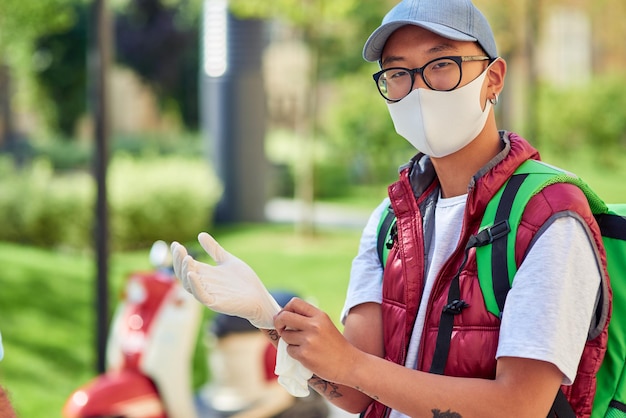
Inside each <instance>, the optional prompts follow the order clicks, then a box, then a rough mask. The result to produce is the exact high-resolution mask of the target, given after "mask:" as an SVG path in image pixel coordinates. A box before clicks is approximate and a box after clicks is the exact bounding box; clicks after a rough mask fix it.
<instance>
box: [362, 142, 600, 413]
mask: <svg viewBox="0 0 626 418" xmlns="http://www.w3.org/2000/svg"><path fill="white" fill-rule="evenodd" d="M508 137H509V140H510V151H509V152H508V154H506V155H505V156H504V158H503V159H502V160H501V161H499V162H497V164H495V165H494V166H493V168H491V169H489V170H487V171H486V172H485V173H483V174H482V175H480V174H479V175H477V176H476V177H475V178H474V180H473V184H472V185H470V188H469V193H468V199H467V207H466V209H465V219H464V226H463V230H462V231H461V237H460V242H461V244H462V245H459V246H458V248H457V250H456V251H455V252H454V253H453V254H452V256H451V257H450V259H449V260H448V261H447V262H446V263H445V264H444V266H443V267H442V269H441V271H440V273H439V276H438V277H437V280H436V282H435V284H434V286H433V290H432V293H431V296H430V299H429V301H428V308H427V314H426V322H425V325H424V331H423V334H422V338H421V343H420V348H419V352H418V359H417V369H418V370H422V371H428V370H429V369H430V366H431V363H432V360H433V354H434V351H435V344H436V339H437V333H438V330H439V319H440V314H441V311H442V309H443V307H444V306H445V305H446V304H447V298H448V290H449V287H450V281H451V279H452V278H453V277H454V275H455V273H456V272H457V270H458V269H459V268H460V266H461V264H462V260H463V249H464V246H465V243H466V242H467V240H468V239H469V237H470V236H471V235H472V234H475V233H476V232H477V231H478V228H479V226H480V222H481V219H482V215H483V213H484V211H485V207H486V205H487V203H488V202H489V201H490V200H491V198H492V197H493V195H494V194H495V193H496V192H497V191H498V189H499V188H500V187H501V186H502V185H503V184H504V183H505V182H506V180H507V179H508V178H509V177H510V176H511V175H512V174H513V172H514V171H515V169H516V168H517V167H518V166H519V165H520V164H521V163H522V162H523V161H525V160H527V159H538V158H539V155H538V153H537V151H536V150H535V149H534V148H532V147H531V146H530V144H528V142H526V141H525V140H524V139H522V138H521V137H519V136H517V135H516V134H513V133H510V134H508ZM417 164H418V162H417V161H414V162H412V164H410V165H409V166H407V167H406V168H404V169H403V170H402V171H401V173H400V179H399V180H398V181H397V182H396V183H394V184H392V185H391V186H390V187H389V197H390V200H391V204H392V206H393V210H394V213H395V215H396V218H397V242H396V243H395V244H394V247H393V248H392V249H391V251H390V253H389V256H388V261H387V265H386V266H385V270H384V278H383V301H382V305H381V308H382V315H383V336H384V345H385V358H386V359H387V360H389V361H393V362H395V363H397V364H402V365H403V364H404V363H405V358H406V352H407V349H408V344H409V340H410V336H411V333H412V331H413V324H414V321H415V318H416V316H417V311H418V308H419V304H420V300H421V297H422V290H423V286H424V281H425V254H426V249H425V247H426V245H425V242H424V236H425V234H424V230H425V229H426V228H429V223H430V222H431V221H432V214H431V216H429V215H428V213H429V210H431V212H432V210H434V209H432V208H434V204H433V202H434V199H436V193H437V191H438V181H437V179H436V178H434V177H433V178H432V179H428V181H427V184H425V185H423V186H420V184H418V183H419V182H420V181H423V178H419V177H426V178H428V176H427V175H420V176H416V175H415V171H416V170H418V169H419V167H417ZM432 176H434V174H432V175H431V177H432ZM428 208H431V209H428ZM562 211H572V212H575V213H578V214H579V215H580V216H582V217H583V219H585V221H586V222H587V224H588V225H589V227H590V230H591V231H592V235H593V238H594V240H595V242H596V246H597V247H598V248H599V250H600V254H601V257H602V260H601V261H602V265H603V266H604V269H605V272H604V273H605V277H608V274H607V273H606V256H605V253H604V251H603V246H602V240H601V236H600V232H599V229H598V226H597V224H596V222H595V220H594V218H593V215H592V214H591V211H590V209H589V206H588V204H587V199H586V198H585V196H584V194H583V193H582V192H581V191H580V189H579V188H578V187H576V186H573V185H570V184H555V185H551V186H549V187H547V188H545V189H544V190H543V191H542V192H541V193H539V194H537V195H536V196H534V197H533V198H532V199H531V201H530V202H529V204H528V206H527V208H526V210H525V212H524V215H523V217H522V222H521V224H520V226H519V229H518V235H517V240H516V253H517V254H518V255H517V256H516V258H517V262H518V265H519V264H520V263H521V262H522V259H523V256H524V254H525V249H526V248H527V247H528V245H529V243H530V241H531V240H532V238H533V237H534V235H535V233H536V232H537V231H538V230H539V229H540V227H541V226H542V225H543V224H544V223H545V222H546V221H547V220H548V219H549V218H550V217H551V216H552V215H554V214H555V213H558V212H562ZM460 289H461V299H462V300H464V301H466V302H467V303H468V304H469V306H470V307H469V308H467V309H464V310H463V311H462V312H461V314H459V315H456V316H455V319H454V333H453V337H452V339H451V343H450V351H449V355H448V361H447V363H446V367H445V372H444V374H445V375H449V376H459V377H473V378H485V379H494V378H495V372H496V359H495V354H496V349H497V346H498V336H499V331H500V319H499V318H497V317H495V316H494V315H492V314H490V313H489V312H487V309H486V308H485V304H484V300H483V295H482V292H481V290H480V286H479V282H478V274H477V267H476V257H475V252H474V250H471V251H470V253H469V258H468V260H467V263H466V265H465V267H464V269H463V271H462V273H461V275H460ZM607 327H608V321H607V322H606V324H605V326H604V329H603V331H602V332H601V333H600V335H599V336H597V337H596V338H594V339H593V340H590V341H588V342H587V345H586V347H585V351H584V353H583V356H582V360H581V362H580V365H579V368H578V374H577V377H576V380H575V382H574V384H573V385H572V386H567V387H566V386H564V387H563V390H564V391H565V394H566V396H567V397H568V399H569V400H570V403H571V404H572V406H573V408H574V411H575V412H576V416H577V417H588V416H590V414H591V406H592V404H593V397H594V394H595V374H596V373H597V371H598V369H599V368H600V364H601V363H602V359H603V357H604V352H605V350H606V341H607V335H608V334H607ZM416 396H419V394H416ZM386 411H387V408H386V407H385V406H384V405H382V404H380V403H377V402H372V404H371V405H370V406H369V407H368V409H367V410H366V413H365V417H368V418H370V417H383V416H384V415H385V414H386Z"/></svg>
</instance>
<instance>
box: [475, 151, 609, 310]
mask: <svg viewBox="0 0 626 418" xmlns="http://www.w3.org/2000/svg"><path fill="white" fill-rule="evenodd" d="M555 183H571V184H575V185H576V186H578V187H579V188H580V189H581V190H582V191H583V192H584V193H585V196H586V197H587V200H588V201H589V205H590V207H591V210H592V212H593V213H594V214H598V213H605V212H607V211H608V209H607V206H606V204H605V203H604V202H603V201H602V199H600V198H599V197H598V196H597V195H596V194H595V193H594V192H593V191H592V190H591V188H590V187H589V186H588V185H587V184H586V183H584V182H583V181H582V180H581V179H580V178H578V177H577V176H575V175H574V174H572V173H569V172H567V171H564V170H561V169H558V168H556V167H553V166H550V165H548V164H546V163H543V162H541V161H536V160H527V161H525V162H524V163H523V164H521V165H520V166H519V167H518V168H517V170H515V172H514V174H513V175H512V176H511V178H510V179H509V180H508V181H507V182H506V183H505V185H504V186H503V187H502V188H501V189H500V190H499V191H498V192H497V193H496V194H495V196H494V197H493V198H492V199H491V200H490V201H489V203H488V204H487V208H486V210H485V214H484V216H483V220H482V222H481V225H480V230H479V234H480V233H481V232H482V233H484V232H485V231H486V232H487V233H488V234H489V236H493V237H494V239H491V240H489V242H488V243H487V244H486V245H483V246H480V247H477V248H476V262H477V267H478V278H479V282H480V287H481V290H482V293H483V295H484V299H485V304H486V306H487V309H488V310H489V312H491V313H492V314H494V315H496V316H498V317H499V316H500V315H501V314H502V309H503V308H504V301H505V299H506V295H507V293H508V291H509V290H510V288H511V285H512V283H513V278H514V277H515V273H516V272H517V265H516V263H515V239H516V237H517V229H518V226H519V223H520V221H521V219H522V215H523V213H524V209H525V208H526V205H527V204H528V202H529V201H530V199H531V198H532V197H533V196H534V195H535V194H537V193H539V192H540V191H541V190H542V189H543V188H545V187H547V186H549V185H551V184H555ZM505 226H506V227H507V228H506V230H505V231H504V233H499V231H502V230H503V228H504V227H505ZM507 232H510V233H507Z"/></svg>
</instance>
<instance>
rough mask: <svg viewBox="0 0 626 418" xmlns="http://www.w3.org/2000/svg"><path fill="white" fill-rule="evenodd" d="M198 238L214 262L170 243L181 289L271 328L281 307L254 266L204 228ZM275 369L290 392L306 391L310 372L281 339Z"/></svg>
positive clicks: (218, 309) (211, 305)
mask: <svg viewBox="0 0 626 418" xmlns="http://www.w3.org/2000/svg"><path fill="white" fill-rule="evenodd" d="M198 242H199V243H200V245H201V246H202V248H204V250H205V251H206V252H207V254H209V256H211V258H212V259H213V260H215V263H216V265H215V266H211V265H209V264H206V263H202V262H200V261H197V260H194V259H193V257H191V256H190V255H189V254H188V253H187V250H186V249H185V247H183V246H182V245H180V244H179V243H177V242H173V243H172V245H171V249H172V259H173V264H174V273H175V274H176V277H178V278H179V279H180V280H181V282H182V283H183V287H184V288H185V290H187V291H188V292H189V293H191V294H192V295H194V296H195V298H196V299H198V301H200V302H201V303H203V304H204V305H206V306H207V307H208V308H209V309H211V310H213V311H216V312H221V313H224V314H226V315H232V316H238V317H240V318H245V319H247V320H248V321H250V322H251V323H252V325H254V326H255V327H257V328H265V329H272V328H274V316H275V315H276V314H277V313H278V312H279V311H280V309H281V307H280V305H279V304H278V303H277V302H276V300H275V299H274V298H273V297H272V295H270V293H269V292H268V291H267V289H266V288H265V286H264V285H263V283H262V282H261V279H259V277H258V276H257V275H256V273H255V272H254V270H252V268H250V266H248V265H247V264H246V263H244V262H243V261H241V260H240V259H239V258H237V257H235V256H234V255H232V254H230V253H229V252H228V251H226V250H224V249H223V248H222V247H221V246H220V245H219V244H218V243H217V241H215V239H214V238H213V237H212V236H210V235H209V234H207V233H206V232H201V233H200V235H198ZM275 373H276V374H277V375H278V383H280V384H281V386H283V387H284V388H285V389H286V390H287V392H289V393H290V394H291V395H292V396H297V397H304V396H308V395H309V388H308V385H307V381H308V380H309V379H310V378H311V376H312V375H313V373H312V372H311V371H310V370H308V369H307V368H305V367H304V366H303V365H302V364H301V363H300V362H299V361H297V360H294V359H293V358H292V357H291V356H289V354H287V343H285V342H284V341H283V340H279V341H278V350H277V353H276V369H275Z"/></svg>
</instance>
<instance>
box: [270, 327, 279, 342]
mask: <svg viewBox="0 0 626 418" xmlns="http://www.w3.org/2000/svg"><path fill="white" fill-rule="evenodd" d="M267 335H268V336H269V337H270V340H272V341H278V340H280V335H278V331H276V330H275V329H269V330H267Z"/></svg>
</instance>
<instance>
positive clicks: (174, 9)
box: [115, 0, 200, 129]
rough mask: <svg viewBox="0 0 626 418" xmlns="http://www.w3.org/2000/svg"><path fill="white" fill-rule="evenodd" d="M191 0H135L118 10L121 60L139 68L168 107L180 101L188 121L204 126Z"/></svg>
mask: <svg viewBox="0 0 626 418" xmlns="http://www.w3.org/2000/svg"><path fill="white" fill-rule="evenodd" d="M185 3H187V2H182V1H181V2H178V4H173V2H171V1H170V2H169V3H168V2H167V1H165V0H131V1H130V2H128V4H127V7H126V8H125V9H123V10H122V9H120V8H118V9H117V13H116V19H115V40H116V43H115V47H116V52H117V59H118V61H119V62H121V63H122V64H124V65H127V66H128V67H130V68H132V69H133V70H135V71H136V72H137V73H138V74H139V75H140V76H141V77H142V78H143V79H144V80H145V81H146V82H147V83H148V84H150V85H151V86H152V87H153V88H154V90H155V91H156V93H157V96H158V97H159V99H160V102H161V104H162V106H163V107H166V108H167V107H168V106H172V105H173V104H176V105H178V106H180V109H175V110H177V111H179V112H180V115H181V117H182V119H183V122H184V123H185V125H186V126H187V127H189V128H194V129H195V128H197V127H198V107H197V103H198V76H197V72H198V68H199V65H200V58H199V44H198V22H199V19H198V15H197V14H196V15H193V14H191V13H188V14H187V15H185V14H184V13H185V7H189V6H188V5H186V4H185Z"/></svg>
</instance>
